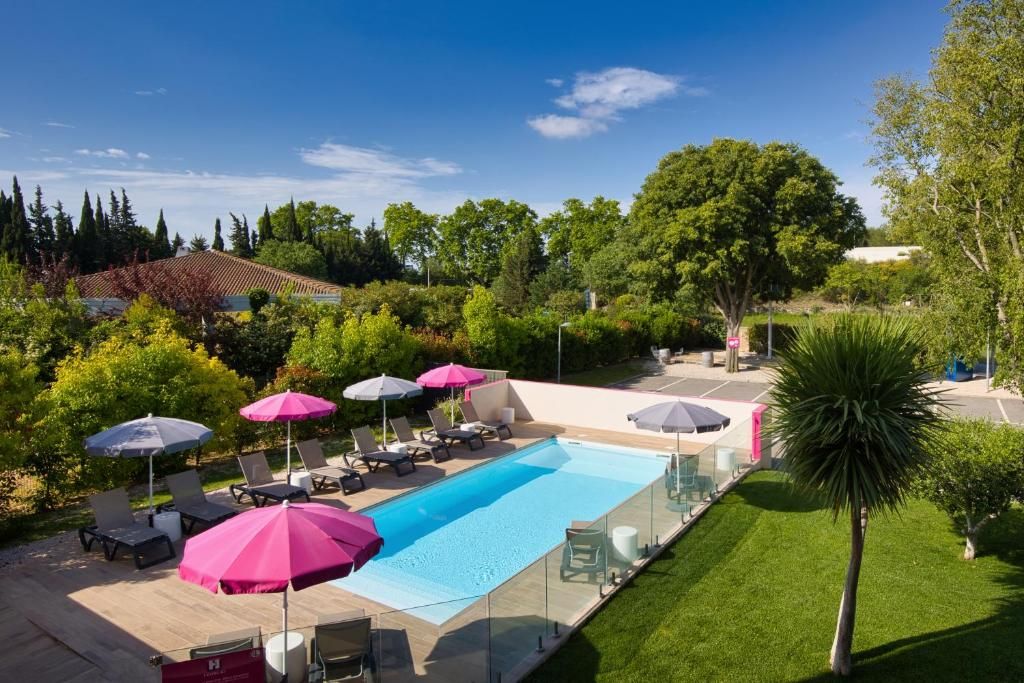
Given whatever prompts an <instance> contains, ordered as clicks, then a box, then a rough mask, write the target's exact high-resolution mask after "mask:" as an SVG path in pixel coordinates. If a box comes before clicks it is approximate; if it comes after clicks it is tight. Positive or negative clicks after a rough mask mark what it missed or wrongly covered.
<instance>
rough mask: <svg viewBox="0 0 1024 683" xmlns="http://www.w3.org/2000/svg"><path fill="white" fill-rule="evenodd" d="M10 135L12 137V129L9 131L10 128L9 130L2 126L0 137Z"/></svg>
mask: <svg viewBox="0 0 1024 683" xmlns="http://www.w3.org/2000/svg"><path fill="white" fill-rule="evenodd" d="M9 137H11V131H9V130H7V129H5V128H0V138H9Z"/></svg>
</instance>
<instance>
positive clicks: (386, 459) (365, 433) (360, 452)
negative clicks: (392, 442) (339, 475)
mask: <svg viewBox="0 0 1024 683" xmlns="http://www.w3.org/2000/svg"><path fill="white" fill-rule="evenodd" d="M352 438H353V439H354V440H355V444H356V450H354V451H353V452H351V453H346V454H345V456H344V458H345V464H346V465H348V466H349V467H351V466H352V463H351V462H350V461H349V458H354V459H356V460H359V461H361V462H362V463H363V464H364V465H366V469H367V470H369V471H370V472H376V471H377V470H378V469H380V466H381V465H387V466H388V467H390V468H391V469H393V470H394V471H395V474H396V475H397V476H399V477H402V476H405V475H406V474H409V473H410V472H415V471H416V463H414V462H413V461H412V456H410V455H408V454H405V453H392V452H391V451H385V450H382V449H381V447H380V446H379V445H377V440H376V439H374V438H373V432H371V431H370V428H369V427H359V428H358V429H353V430H352Z"/></svg>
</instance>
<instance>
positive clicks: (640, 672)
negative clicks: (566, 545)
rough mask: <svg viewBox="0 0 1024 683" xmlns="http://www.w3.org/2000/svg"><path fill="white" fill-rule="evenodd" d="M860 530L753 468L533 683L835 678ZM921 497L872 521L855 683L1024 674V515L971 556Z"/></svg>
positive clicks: (1011, 517) (1006, 521) (986, 538)
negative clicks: (841, 615) (854, 533)
mask: <svg viewBox="0 0 1024 683" xmlns="http://www.w3.org/2000/svg"><path fill="white" fill-rule="evenodd" d="M848 538H849V532H848V531H847V527H846V524H843V523H841V524H837V525H833V524H832V522H831V518H830V516H829V514H828V513H827V512H825V511H824V510H821V509H819V508H818V506H816V505H814V504H811V503H808V501H807V500H806V499H805V498H803V497H801V496H800V495H798V494H796V493H795V492H794V491H793V490H792V489H791V487H790V486H789V484H788V483H786V480H785V478H784V477H783V476H782V475H781V474H779V473H775V472H763V473H755V474H754V475H752V476H751V477H750V478H748V479H747V480H746V481H744V482H743V483H742V484H741V485H740V486H738V487H737V489H735V491H734V492H733V493H730V494H728V495H727V496H725V497H724V498H723V499H722V500H721V501H720V502H719V503H718V504H716V505H714V506H712V508H711V509H710V510H709V511H708V514H707V515H706V516H705V517H704V518H703V519H702V520H701V521H700V522H699V523H698V524H697V525H696V526H695V527H694V528H693V529H692V530H691V531H690V532H689V533H688V534H686V536H684V537H683V538H682V539H681V540H680V541H679V542H678V543H676V545H675V546H673V547H672V548H670V549H669V550H668V551H667V552H666V553H665V554H664V555H662V557H661V558H660V559H659V560H658V561H657V562H655V563H654V564H652V565H651V566H650V567H649V568H648V569H647V571H645V572H644V573H643V574H641V575H640V576H638V577H637V579H636V580H635V581H634V582H633V583H632V584H631V585H630V586H629V587H628V588H626V589H624V590H623V592H622V593H620V594H619V595H618V596H617V597H616V598H615V599H614V600H612V601H611V602H610V603H609V604H608V605H606V606H605V608H604V609H603V610H601V611H600V612H599V613H598V614H597V615H596V616H595V617H594V619H593V620H592V621H591V622H590V623H589V624H587V625H586V626H585V627H584V628H583V629H582V630H581V631H580V632H578V633H576V634H575V635H573V636H572V637H571V638H570V639H569V640H568V641H567V642H566V643H565V645H564V646H563V647H562V649H561V650H559V651H558V652H557V653H556V654H555V655H554V656H553V657H552V659H551V660H549V661H548V662H547V663H546V664H545V665H544V666H543V667H542V668H541V669H540V670H539V671H538V672H536V673H535V674H534V675H533V676H531V677H530V678H529V679H528V680H529V681H530V682H531V683H541V682H548V681H550V682H552V683H554V682H555V681H557V682H559V683H566V682H571V681H616V682H618V681H637V682H639V681H709V680H715V681H819V680H820V681H829V680H835V679H834V678H833V677H832V675H831V674H830V673H829V670H828V654H829V649H830V647H831V644H832V636H833V632H834V630H835V622H836V614H837V610H838V607H839V598H840V594H841V591H842V583H843V576H844V573H845V570H846V563H847V559H848V557H849V555H848V552H849V550H848V546H849V540H848ZM962 549H963V548H962V543H961V541H960V539H959V538H958V536H957V535H956V534H955V533H954V531H953V530H952V529H951V527H950V524H949V523H948V521H947V519H946V517H945V516H944V515H943V514H942V513H940V512H938V511H937V510H936V509H935V508H934V507H932V506H931V505H930V504H928V503H925V502H923V501H913V502H911V504H910V506H909V508H908V509H907V510H906V511H904V512H903V514H902V515H901V516H900V517H895V518H890V519H882V518H875V519H872V520H871V521H870V523H869V527H868V534H867V546H866V550H865V556H864V564H863V567H862V570H861V579H860V591H859V594H858V609H857V623H856V632H855V636H854V674H855V675H854V678H855V679H857V680H864V681H964V680H975V681H1022V680H1024V657H1022V656H1021V655H1022V652H1024V650H1022V643H1024V510H1021V509H1020V508H1019V507H1018V508H1016V509H1015V510H1013V511H1011V512H1010V513H1009V514H1007V515H1006V516H1004V517H1003V518H1000V519H998V520H996V521H995V522H993V523H992V524H991V526H990V527H988V528H987V529H986V530H985V531H983V538H982V541H981V546H980V553H981V555H980V557H979V559H977V560H975V561H974V562H972V563H969V562H965V561H963V560H961V559H960V553H961V552H962Z"/></svg>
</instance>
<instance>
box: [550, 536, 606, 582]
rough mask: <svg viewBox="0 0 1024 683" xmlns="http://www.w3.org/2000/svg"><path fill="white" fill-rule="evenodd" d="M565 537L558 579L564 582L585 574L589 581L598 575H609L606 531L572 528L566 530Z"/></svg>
mask: <svg viewBox="0 0 1024 683" xmlns="http://www.w3.org/2000/svg"><path fill="white" fill-rule="evenodd" d="M574 524H577V522H574ZM565 536H566V541H565V545H564V546H562V566H561V567H559V569H558V577H559V578H560V579H561V580H562V581H566V580H567V579H568V578H570V577H572V576H576V575H578V574H584V575H586V576H587V578H588V579H589V578H591V577H594V578H596V577H597V575H598V574H607V572H608V567H607V559H608V558H607V556H606V552H607V551H606V548H605V532H604V529H600V528H588V529H580V528H573V527H570V528H568V529H566V530H565Z"/></svg>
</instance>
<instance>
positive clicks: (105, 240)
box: [95, 195, 114, 270]
mask: <svg viewBox="0 0 1024 683" xmlns="http://www.w3.org/2000/svg"><path fill="white" fill-rule="evenodd" d="M95 220H96V234H97V235H99V241H98V242H99V248H98V249H97V250H96V254H97V256H98V257H99V262H98V263H97V264H96V270H103V269H104V268H106V267H107V266H108V265H110V264H111V263H113V262H114V254H113V252H112V249H113V244H112V240H111V235H110V221H109V220H108V219H107V215H106V214H105V213H103V202H102V201H100V196H99V195H96V215H95Z"/></svg>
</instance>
